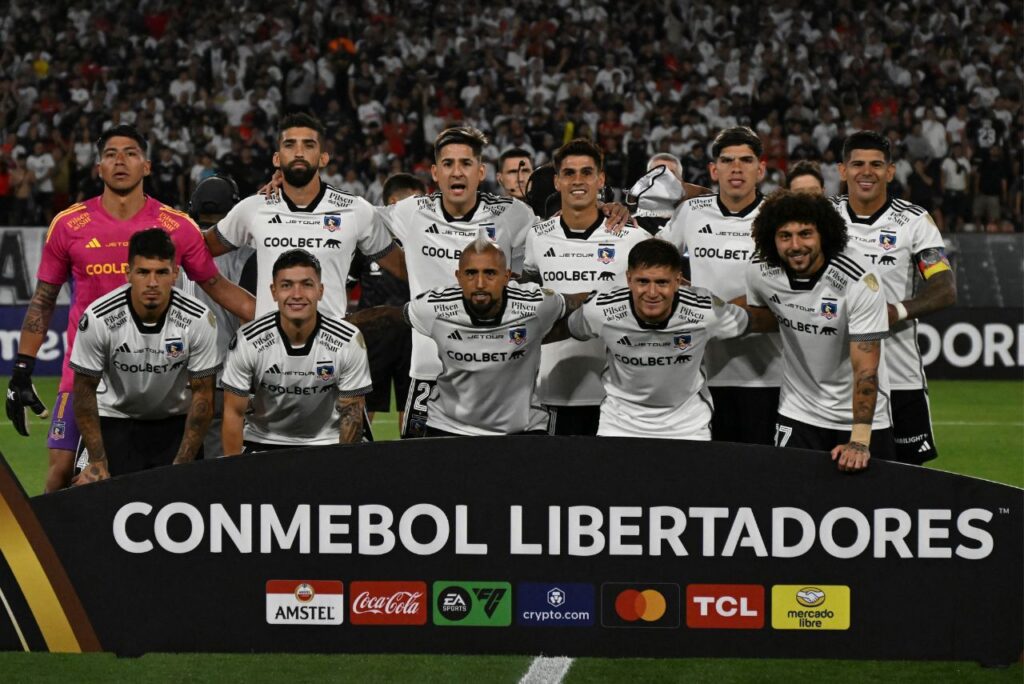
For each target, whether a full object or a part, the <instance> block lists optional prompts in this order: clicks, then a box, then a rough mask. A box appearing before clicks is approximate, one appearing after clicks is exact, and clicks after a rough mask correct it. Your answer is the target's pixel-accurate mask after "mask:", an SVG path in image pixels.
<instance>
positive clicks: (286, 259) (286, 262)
mask: <svg viewBox="0 0 1024 684" xmlns="http://www.w3.org/2000/svg"><path fill="white" fill-rule="evenodd" d="M293 266H309V267H310V268H312V269H313V270H314V271H316V277H317V278H319V277H320V273H321V271H320V260H319V259H317V258H316V257H315V256H313V254H312V253H311V252H307V251H306V250H304V249H289V250H288V251H287V252H282V253H281V254H280V255H279V256H278V257H277V259H276V260H275V261H274V267H273V268H272V269H271V273H270V279H271V280H274V279H275V278H277V272H278V271H283V270H284V269H286V268H292V267H293Z"/></svg>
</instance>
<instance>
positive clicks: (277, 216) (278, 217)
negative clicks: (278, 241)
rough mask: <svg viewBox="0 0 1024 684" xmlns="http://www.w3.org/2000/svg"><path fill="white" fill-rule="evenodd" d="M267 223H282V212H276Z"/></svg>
mask: <svg viewBox="0 0 1024 684" xmlns="http://www.w3.org/2000/svg"><path fill="white" fill-rule="evenodd" d="M267 223H282V221H281V215H280V214H274V218H272V219H270V220H269V221H267Z"/></svg>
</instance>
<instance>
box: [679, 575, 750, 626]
mask: <svg viewBox="0 0 1024 684" xmlns="http://www.w3.org/2000/svg"><path fill="white" fill-rule="evenodd" d="M686 626H687V627H691V628H694V629H761V628H762V627H764V587H763V586H761V585H760V584H691V585H689V586H688V587H686Z"/></svg>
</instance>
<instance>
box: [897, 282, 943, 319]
mask: <svg viewBox="0 0 1024 684" xmlns="http://www.w3.org/2000/svg"><path fill="white" fill-rule="evenodd" d="M953 304H956V281H955V280H954V278H953V272H952V271H943V272H942V273H936V274H935V275H933V276H932V277H931V278H929V279H928V280H926V281H924V283H922V285H921V287H920V288H918V291H917V294H916V295H914V298H913V299H909V300H907V301H905V302H904V303H903V305H904V306H905V307H907V317H908V318H918V317H920V316H924V315H925V314H930V313H932V312H933V311H938V310H940V309H945V308H946V307H949V306H952V305H953Z"/></svg>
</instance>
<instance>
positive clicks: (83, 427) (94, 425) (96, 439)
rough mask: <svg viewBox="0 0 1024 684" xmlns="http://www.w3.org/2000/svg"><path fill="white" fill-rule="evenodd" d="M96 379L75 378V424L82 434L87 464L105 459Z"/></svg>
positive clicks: (79, 376) (97, 381) (78, 376)
mask: <svg viewBox="0 0 1024 684" xmlns="http://www.w3.org/2000/svg"><path fill="white" fill-rule="evenodd" d="M98 385H99V379H98V378H89V377H85V376H81V375H76V376H75V384H74V397H75V422H77V423H78V431H79V432H80V433H81V434H82V441H83V442H85V448H86V449H87V450H88V452H89V462H90V463H93V462H96V461H103V460H105V459H106V458H107V453H106V450H105V449H104V447H103V433H102V432H101V431H100V411H99V407H98V406H97V404H96V387H97V386H98Z"/></svg>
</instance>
